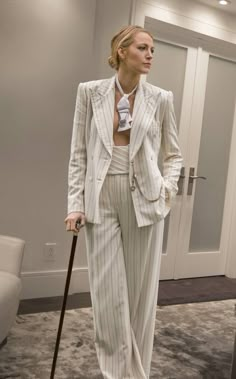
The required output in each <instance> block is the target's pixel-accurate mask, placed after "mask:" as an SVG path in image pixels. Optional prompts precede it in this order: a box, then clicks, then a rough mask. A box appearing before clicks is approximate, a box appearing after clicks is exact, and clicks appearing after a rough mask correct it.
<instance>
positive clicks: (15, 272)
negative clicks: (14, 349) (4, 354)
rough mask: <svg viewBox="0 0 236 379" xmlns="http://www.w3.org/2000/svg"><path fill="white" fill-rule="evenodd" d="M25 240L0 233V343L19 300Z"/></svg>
mask: <svg viewBox="0 0 236 379" xmlns="http://www.w3.org/2000/svg"><path fill="white" fill-rule="evenodd" d="M24 246H25V241H23V240H21V239H19V238H14V237H9V236H2V235H0V345H2V344H4V343H5V342H6V340H7V335H8V333H9V330H10V328H11V327H12V325H13V323H14V321H15V318H16V314H17V310H18V307H19V302H20V294H21V290H22V283H21V279H20V272H21V265H22V260H23V253H24Z"/></svg>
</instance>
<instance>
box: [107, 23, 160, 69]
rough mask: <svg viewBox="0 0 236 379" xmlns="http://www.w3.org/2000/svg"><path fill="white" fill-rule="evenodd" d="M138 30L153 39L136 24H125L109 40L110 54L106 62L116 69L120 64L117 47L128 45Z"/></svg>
mask: <svg viewBox="0 0 236 379" xmlns="http://www.w3.org/2000/svg"><path fill="white" fill-rule="evenodd" d="M139 32H144V33H147V34H149V36H150V37H151V38H152V39H153V36H152V34H151V33H150V32H149V31H147V30H146V29H144V28H142V27H141V26H137V25H128V26H125V27H123V28H122V29H121V30H120V31H119V32H118V33H117V34H116V35H114V37H113V38H112V40H111V56H110V57H109V58H108V63H109V65H110V66H111V67H112V68H114V69H115V70H118V68H119V65H120V57H119V54H118V49H119V48H120V47H123V48H126V47H129V46H130V45H131V44H132V43H133V41H134V36H135V35H136V34H137V33H139Z"/></svg>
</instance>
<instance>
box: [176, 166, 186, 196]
mask: <svg viewBox="0 0 236 379" xmlns="http://www.w3.org/2000/svg"><path fill="white" fill-rule="evenodd" d="M184 178H185V168H184V167H182V168H181V171H180V176H179V181H178V192H177V195H182V193H183V185H184V181H183V179H184Z"/></svg>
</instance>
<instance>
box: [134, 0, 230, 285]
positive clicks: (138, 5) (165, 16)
mask: <svg viewBox="0 0 236 379" xmlns="http://www.w3.org/2000/svg"><path fill="white" fill-rule="evenodd" d="M157 8H158V9H157ZM147 19H149V20H150V19H153V20H155V22H158V21H160V22H161V24H162V33H163V30H164V29H163V25H164V24H165V25H164V28H165V27H166V31H167V34H166V36H167V37H166V36H164V34H162V35H161V34H159V37H158V38H157V39H160V40H162V41H166V42H169V43H171V44H173V43H175V44H178V43H176V41H172V40H170V39H169V38H170V33H169V31H168V29H169V27H170V26H171V29H172V30H173V29H176V34H178V33H179V30H180V29H183V31H184V32H186V33H187V32H188V31H189V32H190V33H191V30H192V31H194V34H195V35H194V38H196V32H195V30H194V27H193V28H192V29H191V25H188V29H186V28H185V27H184V26H183V25H185V23H186V17H185V16H184V15H181V14H180V13H179V14H176V12H174V10H170V9H163V8H162V9H161V10H160V5H158V4H155V3H154V2H152V1H141V0H139V1H137V0H134V1H133V2H132V14H131V21H132V23H134V24H138V25H141V26H145V21H146V20H147ZM167 20H168V22H167ZM198 23H199V24H201V21H199V20H198ZM202 27H203V29H204V22H202ZM216 29H218V30H217V33H216V34H218V41H219V42H220V47H221V48H222V46H223V45H224V41H226V42H227V38H226V37H228V38H229V40H230V33H229V34H228V36H226V33H225V31H224V33H223V31H222V29H220V28H217V27H216ZM220 35H222V38H221V37H220ZM201 36H202V34H200V33H199V38H200V37H201ZM205 36H206V39H207V38H208V39H210V37H209V35H205ZM193 43H194V41H193ZM195 43H196V41H195ZM180 45H182V44H181V43H180ZM225 45H226V47H227V48H229V46H228V45H227V43H225ZM182 46H183V45H182ZM195 47H197V46H195ZM214 48H215V47H214ZM231 50H232V56H236V44H234V45H233V44H232V46H231ZM208 52H209V53H210V54H212V55H216V56H218V57H224V59H227V60H230V59H232V57H231V56H230V55H229V56H224V54H221V52H220V51H219V53H217V54H216V52H215V51H214V49H213V50H212V51H211V49H208ZM183 101H184V99H183ZM182 122H183V121H182ZM185 143H186V141H185V139H184V138H183V137H182V138H180V144H181V148H182V146H185ZM182 144H183V145H182ZM183 150H184V148H183ZM233 162H236V107H235V113H234V123H233V131H232V141H231V152H230V158H229V166H228V179H227V185H226V195H225V199H227V201H226V202H227V206H225V208H227V210H226V209H225V208H224V217H223V225H222V235H223V234H224V238H223V240H222V241H221V242H222V249H224V251H225V259H224V262H222V271H224V272H222V274H224V275H226V276H228V277H230V278H236V254H235V250H236V233H235V232H234V225H236V170H233ZM185 184H186V183H185ZM185 187H186V185H184V191H185ZM180 200H181V199H180ZM176 206H180V205H178V200H177V204H176ZM180 232H181V231H180ZM178 254H179V252H178V253H177V254H176V258H177V256H178ZM177 276H178V275H177Z"/></svg>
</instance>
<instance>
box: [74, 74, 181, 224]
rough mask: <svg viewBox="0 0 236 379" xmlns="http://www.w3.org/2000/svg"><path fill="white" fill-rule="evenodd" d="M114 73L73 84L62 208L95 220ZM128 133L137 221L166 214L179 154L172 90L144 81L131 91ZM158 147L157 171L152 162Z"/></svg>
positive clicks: (109, 139) (106, 159) (109, 140)
mask: <svg viewBox="0 0 236 379" xmlns="http://www.w3.org/2000/svg"><path fill="white" fill-rule="evenodd" d="M114 102H115V77H112V78H110V79H105V80H97V81H91V82H87V83H81V84H80V85H79V87H78V93H77V99H76V107H75V115H74V123H73V133H72V141H71V154H70V161H69V175H68V187H69V188H68V213H71V212H75V211H81V212H84V213H85V216H86V219H87V222H92V223H100V222H101V221H100V215H99V194H100V191H101V188H102V185H103V182H104V179H105V177H106V174H107V171H108V168H109V165H110V162H111V157H112V147H113V117H114V106H115V104H114ZM132 118H133V124H132V129H131V134H130V149H129V163H130V172H129V180H130V186H132V184H133V183H134V184H135V189H134V190H133V191H132V192H131V193H132V199H133V204H134V209H135V214H136V219H137V223H138V226H145V225H150V224H153V223H154V222H157V221H158V220H160V219H162V218H163V217H165V216H166V214H167V213H168V212H169V209H170V202H171V199H172V198H173V197H174V196H175V194H176V193H177V190H178V187H177V182H178V179H179V175H180V170H181V166H182V157H181V153H180V149H179V143H178V138H177V129H176V119H175V113H174V107H173V94H172V92H170V91H165V90H163V89H161V88H158V87H155V86H153V85H151V84H149V83H146V82H140V83H139V86H138V90H137V93H136V98H135V103H134V109H133V116H132ZM160 150H161V151H162V158H163V175H162V174H161V172H160V170H159V168H158V156H159V152H160Z"/></svg>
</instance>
